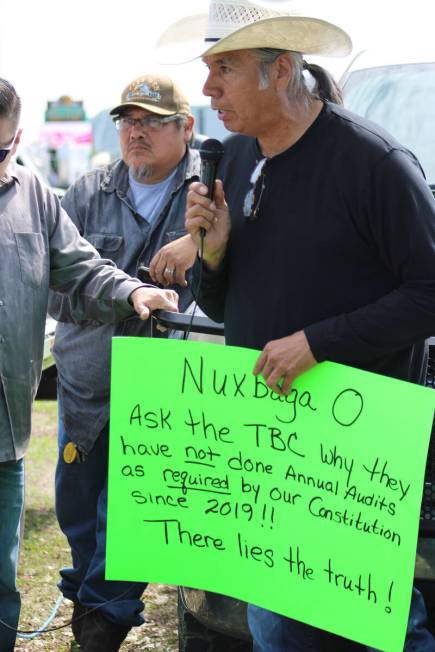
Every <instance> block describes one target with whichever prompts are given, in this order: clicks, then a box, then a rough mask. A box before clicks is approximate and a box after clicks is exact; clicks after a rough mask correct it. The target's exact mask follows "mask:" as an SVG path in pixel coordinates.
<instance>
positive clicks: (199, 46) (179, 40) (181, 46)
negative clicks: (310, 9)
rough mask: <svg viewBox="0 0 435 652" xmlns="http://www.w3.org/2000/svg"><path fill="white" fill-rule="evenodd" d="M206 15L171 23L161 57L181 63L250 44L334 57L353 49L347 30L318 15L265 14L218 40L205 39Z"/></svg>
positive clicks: (163, 39)
mask: <svg viewBox="0 0 435 652" xmlns="http://www.w3.org/2000/svg"><path fill="white" fill-rule="evenodd" d="M207 19H208V16H207V14H198V15H196V16H191V17H188V18H183V19H182V20H179V21H177V22H176V23H174V24H173V25H171V26H170V27H169V28H168V29H167V30H166V31H165V32H164V33H163V34H162V35H161V37H160V38H159V40H158V42H157V44H156V48H157V50H158V52H159V59H161V56H163V58H164V60H165V61H166V62H167V63H169V62H170V61H169V60H170V59H172V61H171V63H176V62H178V63H180V62H181V61H184V62H187V61H191V60H193V59H196V58H198V57H207V56H210V55H212V54H220V53H221V52H229V51H232V50H246V49H251V48H277V49H279V50H292V51H293V52H300V53H301V54H312V55H324V56H331V57H345V56H347V55H348V54H350V52H351V50H352V41H351V39H350V37H349V36H348V35H347V34H346V32H345V31H343V30H342V29H341V28H340V27H337V26H336V25H333V24H332V23H329V22H327V21H325V20H321V19H319V18H311V17H308V16H274V17H271V18H264V19H262V20H259V21H257V22H253V23H250V24H249V25H245V26H244V27H241V28H240V29H237V30H235V31H234V32H232V33H231V34H229V35H228V36H224V37H223V38H220V39H217V40H216V42H212V41H207V40H206V39H205V35H206V31H207ZM180 56H181V57H182V59H180ZM177 60H178V61H177Z"/></svg>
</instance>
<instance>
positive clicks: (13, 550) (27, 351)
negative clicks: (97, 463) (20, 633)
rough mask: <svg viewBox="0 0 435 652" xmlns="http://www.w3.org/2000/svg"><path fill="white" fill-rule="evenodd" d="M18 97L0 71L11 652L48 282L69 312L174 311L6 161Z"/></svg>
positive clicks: (5, 614)
mask: <svg viewBox="0 0 435 652" xmlns="http://www.w3.org/2000/svg"><path fill="white" fill-rule="evenodd" d="M20 111H21V102H20V98H19V96H18V95H17V93H16V91H15V89H14V87H13V86H12V85H11V84H10V83H9V82H8V81H6V80H4V79H1V78H0V238H1V243H2V244H1V251H2V253H1V257H0V650H1V652H12V651H13V649H14V645H15V638H16V628H17V625H18V619H19V613H20V594H19V592H18V591H17V588H16V572H17V563H18V551H19V523H20V518H21V513H22V509H23V489H24V463H23V457H24V454H25V452H26V449H27V446H28V442H29V437H30V430H31V404H32V401H33V398H34V396H35V394H36V390H37V387H38V383H39V379H40V376H41V367H42V358H43V348H44V329H45V319H46V315H47V302H48V291H49V287H50V288H52V289H54V290H56V291H57V292H64V293H67V294H68V295H69V305H70V307H71V314H72V315H73V316H74V318H75V319H77V320H82V319H95V320H97V319H98V320H99V321H104V322H106V323H114V322H116V321H119V320H121V319H124V318H127V317H130V316H131V315H132V314H133V313H134V309H135V310H136V311H137V312H138V314H139V315H140V317H141V318H142V319H147V318H148V317H149V315H150V311H151V310H152V309H155V308H166V309H169V310H176V309H177V295H176V293H175V292H174V291H172V290H159V289H157V288H152V287H144V286H143V284H142V283H141V282H140V281H139V280H138V279H133V278H130V277H129V276H128V275H127V274H125V273H124V272H123V271H121V270H119V269H117V268H116V267H115V265H114V264H113V263H112V262H111V261H110V260H102V259H101V258H100V256H99V255H98V253H97V251H96V250H95V249H94V247H92V246H91V245H90V244H89V243H88V242H86V240H84V239H83V238H82V237H81V236H80V234H79V232H78V231H77V228H76V227H75V225H74V224H73V223H72V221H71V220H70V219H69V217H68V215H67V214H66V213H65V211H64V210H63V209H62V208H61V206H60V204H59V201H58V199H57V197H56V196H55V195H54V194H53V193H52V192H51V191H50V190H49V189H48V188H47V187H45V186H44V185H43V184H42V183H41V182H40V181H39V180H38V179H37V178H36V177H35V176H34V175H33V174H32V173H30V172H29V171H28V170H26V169H25V168H23V167H22V166H19V165H15V164H14V163H12V161H11V158H12V157H13V155H14V154H15V152H16V149H17V146H18V144H19V142H20V137H21V129H20V128H19V120H20Z"/></svg>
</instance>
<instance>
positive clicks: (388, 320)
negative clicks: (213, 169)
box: [195, 104, 435, 382]
mask: <svg viewBox="0 0 435 652" xmlns="http://www.w3.org/2000/svg"><path fill="white" fill-rule="evenodd" d="M261 157H262V155H261V152H260V151H259V149H258V145H257V143H256V141H255V139H253V138H248V137H244V136H232V137H230V138H229V139H228V141H227V142H226V144H225V155H224V157H223V159H222V164H221V166H220V170H219V177H220V178H222V180H223V183H224V191H225V195H226V199H227V201H228V204H229V208H230V213H231V220H232V230H231V236H230V242H229V245H228V248H227V253H226V257H225V260H224V262H223V264H222V266H221V268H220V269H219V271H218V272H210V270H207V269H205V270H204V275H203V282H202V290H201V299H200V305H201V307H202V308H203V310H204V311H205V312H206V313H207V314H208V315H210V317H212V318H214V319H216V320H217V321H225V335H226V340H227V343H228V344H232V345H237V346H246V347H252V348H257V349H261V348H263V346H264V345H265V344H266V343H267V342H268V341H270V340H273V339H277V338H280V337H284V336H286V335H290V334H291V333H294V332H295V331H298V330H301V329H304V330H305V333H306V335H307V338H308V341H309V344H310V346H311V350H312V352H313V355H314V357H315V358H316V359H317V361H319V362H320V361H323V360H332V361H335V362H341V363H344V364H350V365H353V366H356V367H360V368H362V369H368V370H371V371H375V372H378V373H383V374H386V375H391V376H395V377H398V378H403V379H407V380H411V381H414V382H421V381H422V379H423V377H424V365H425V344H424V340H425V338H427V337H428V336H430V335H433V334H435V201H434V199H433V196H432V193H431V191H430V189H429V188H428V186H427V184H426V182H425V179H424V176H423V174H422V172H421V169H420V166H419V164H418V161H417V160H416V159H415V157H414V156H413V155H412V154H410V152H408V151H407V150H406V149H405V148H403V147H402V146H401V145H400V144H399V143H398V142H396V141H395V140H394V139H393V138H392V137H391V136H390V135H389V134H387V133H386V132H385V131H383V130H382V129H381V128H380V127H377V126H376V125H374V124H373V123H370V122H368V121H365V120H363V119H362V118H359V117H357V116H356V115H354V114H352V113H350V112H349V111H346V110H345V109H342V108H341V107H337V106H335V105H331V104H329V105H325V107H324V108H323V110H322V112H321V113H320V115H319V116H318V118H317V119H316V120H315V122H314V123H313V124H312V125H311V127H310V128H309V129H308V130H307V131H306V132H305V134H304V135H303V136H302V137H301V138H300V140H298V141H297V142H296V143H295V144H294V145H293V146H292V147H290V148H289V149H288V150H286V151H285V152H283V153H281V154H279V155H277V156H274V157H273V158H272V159H270V160H268V161H267V162H266V164H265V166H264V168H263V173H264V191H263V193H262V196H261V200H260V206H259V211H258V216H257V219H256V220H255V221H249V220H248V219H247V218H246V217H244V215H243V202H244V198H245V196H246V193H247V192H248V190H249V188H250V184H249V178H250V175H251V173H252V171H253V169H254V167H255V165H256V161H258V160H259V159H260V158H261ZM257 196H258V195H257ZM195 274H196V278H197V277H198V265H197V266H196V270H195Z"/></svg>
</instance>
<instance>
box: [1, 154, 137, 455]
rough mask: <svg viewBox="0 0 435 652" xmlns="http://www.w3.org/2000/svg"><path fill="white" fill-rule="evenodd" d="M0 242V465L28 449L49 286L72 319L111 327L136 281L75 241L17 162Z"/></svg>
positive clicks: (65, 220)
mask: <svg viewBox="0 0 435 652" xmlns="http://www.w3.org/2000/svg"><path fill="white" fill-rule="evenodd" d="M0 238H1V256H0V462H4V461H8V460H16V459H20V458H21V457H22V456H23V455H24V453H25V451H26V448H27V445H28V441H29V437H30V430H31V404H32V400H33V398H34V396H35V393H36V390H37V387H38V383H39V379H40V376H41V367H42V358H43V347H44V331H45V319H46V314H47V303H48V291H49V287H51V288H53V289H55V290H57V291H59V292H66V293H68V294H69V296H70V306H71V311H72V314H73V315H74V317H75V319H79V320H80V319H84V318H85V316H88V317H89V318H91V319H99V320H102V321H105V322H116V321H119V320H120V319H122V318H125V317H127V316H128V315H131V314H132V312H133V309H132V306H131V305H130V304H129V303H128V300H127V299H128V296H129V295H130V294H131V292H132V291H133V290H134V289H136V288H137V287H139V286H140V285H141V283H140V282H139V281H138V280H133V279H130V278H129V277H128V276H127V275H126V274H125V273H124V272H122V271H121V270H118V269H116V268H115V267H114V265H113V263H112V262H111V261H109V260H102V259H101V258H100V257H99V256H98V253H97V252H96V251H95V249H94V248H93V247H92V246H91V245H90V244H89V243H88V242H86V240H84V239H83V238H82V237H80V234H79V233H78V231H77V229H76V227H75V226H74V224H73V223H72V222H71V220H70V219H69V217H68V215H67V214H66V213H65V211H64V210H62V208H61V207H60V204H59V201H58V199H57V197H56V196H55V195H54V194H53V192H51V191H50V190H49V189H48V188H47V187H45V186H44V185H43V184H42V183H41V182H40V181H39V180H38V179H37V178H36V177H35V176H34V175H33V174H32V173H30V172H29V171H28V170H26V169H25V168H23V167H22V166H19V165H13V164H11V165H10V166H9V168H8V171H7V176H6V178H5V179H3V180H2V185H1V186H0ZM108 265H110V267H109V266H108ZM115 300H116V302H115Z"/></svg>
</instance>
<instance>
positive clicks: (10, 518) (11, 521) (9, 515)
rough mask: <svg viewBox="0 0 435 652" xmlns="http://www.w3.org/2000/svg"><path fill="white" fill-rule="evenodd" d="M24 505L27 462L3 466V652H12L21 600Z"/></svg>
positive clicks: (0, 630) (0, 514) (0, 564)
mask: <svg viewBox="0 0 435 652" xmlns="http://www.w3.org/2000/svg"><path fill="white" fill-rule="evenodd" d="M23 504H24V460H22V459H21V460H18V462H1V463H0V619H1V620H3V621H4V622H5V623H7V625H9V626H10V627H12V628H13V629H8V628H7V627H5V626H4V625H2V624H1V623H0V650H1V652H13V649H14V645H15V638H16V633H15V631H14V630H15V629H16V628H17V627H18V619H19V616H20V607H21V600H20V594H19V592H18V591H17V587H16V578H17V566H18V554H19V549H20V519H21V514H22V512H23Z"/></svg>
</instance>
